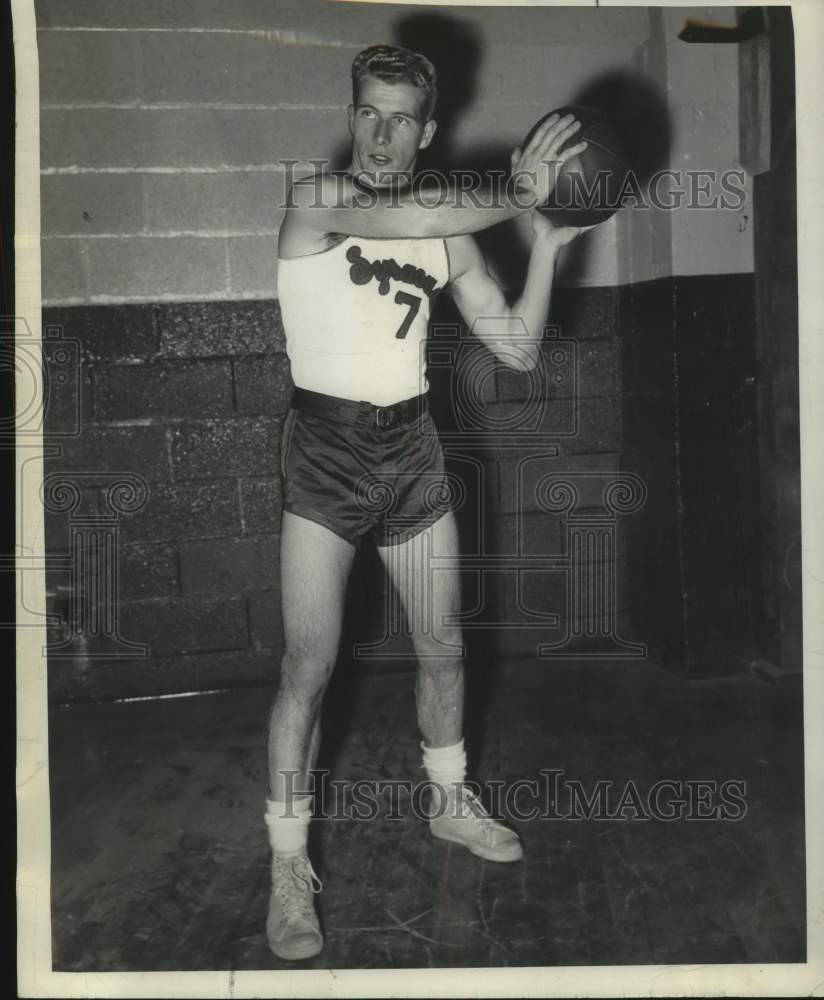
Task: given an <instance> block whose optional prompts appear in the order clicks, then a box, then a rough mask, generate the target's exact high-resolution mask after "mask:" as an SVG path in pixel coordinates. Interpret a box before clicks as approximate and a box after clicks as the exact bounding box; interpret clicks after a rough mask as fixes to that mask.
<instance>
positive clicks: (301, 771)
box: [266, 511, 355, 959]
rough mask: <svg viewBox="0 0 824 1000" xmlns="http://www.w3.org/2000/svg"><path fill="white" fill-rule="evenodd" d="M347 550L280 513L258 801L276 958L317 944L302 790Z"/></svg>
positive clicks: (333, 651)
mask: <svg viewBox="0 0 824 1000" xmlns="http://www.w3.org/2000/svg"><path fill="white" fill-rule="evenodd" d="M354 554H355V548H354V546H352V545H350V544H349V543H348V542H346V541H344V540H343V539H342V538H340V537H338V536H337V535H336V534H334V533H333V532H331V531H329V530H328V529H326V528H324V527H322V526H321V525H319V524H316V523H315V522H313V521H309V520H307V519H306V518H301V517H297V516H296V515H294V514H291V513H289V512H288V511H287V512H284V515H283V523H282V527H281V549H280V564H281V599H282V606H283V628H284V640H285V652H284V654H283V659H282V662H281V673H280V683H279V687H278V693H277V696H276V698H275V700H274V704H273V705H272V712H271V716H270V719H269V747H268V751H269V785H270V798H269V800H268V801H267V806H266V824H267V826H268V828H269V842H270V845H271V847H272V893H271V897H270V900H269V914H268V917H267V926H266V929H267V937H268V940H269V946H270V948H271V949H272V951H273V952H274V953H275V954H276V955H278V957H280V958H286V959H301V958H311V957H312V956H313V955H316V954H317V953H318V952H319V951H320V950H321V948H322V947H323V938H322V936H321V934H320V928H319V926H318V922H317V916H316V914H315V911H314V905H313V902H312V893H313V892H314V891H318V890H319V882H318V880H317V876H316V875H315V873H314V871H313V870H312V866H311V864H310V863H309V859H308V857H307V854H306V840H307V832H308V825H309V818H310V805H311V799H310V798H309V797H308V795H307V794H306V793H307V792H308V791H309V790H310V785H309V772H310V771H311V769H312V768H313V766H314V764H315V760H316V758H317V753H318V744H319V738H320V706H321V701H322V699H323V694H324V691H325V690H326V686H327V684H328V682H329V678H330V677H331V675H332V669H333V668H334V665H335V659H336V657H337V651H338V643H339V641H340V633H341V625H342V617H343V603H344V595H345V592H346V582H347V579H348V576H349V571H350V569H351V567H352V561H353V558H354ZM301 792H302V793H303V794H302V795H301V794H299V793H301Z"/></svg>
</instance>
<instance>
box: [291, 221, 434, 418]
mask: <svg viewBox="0 0 824 1000" xmlns="http://www.w3.org/2000/svg"><path fill="white" fill-rule="evenodd" d="M448 281H449V258H448V255H447V250H446V244H445V242H444V240H443V239H398V240H395V239H365V238H362V237H360V236H347V237H346V238H345V239H344V240H343V241H342V242H341V243H338V244H337V245H336V246H334V247H332V248H331V249H329V250H321V251H319V252H318V253H313V254H308V255H306V256H304V257H295V258H291V259H287V260H284V259H280V260H279V261H278V297H279V299H280V308H281V314H282V316H283V325H284V330H285V333H286V353H287V354H288V355H289V361H290V362H291V366H292V378H293V380H294V382H295V385H297V386H300V387H301V388H303V389H311V390H312V391H314V392H323V393H326V394H327V395H330V396H341V397H343V398H345V399H355V400H367V401H368V402H370V403H373V404H374V405H376V406H389V405H391V404H392V403H397V402H399V401H400V400H402V399H409V398H410V397H411V396H417V395H418V394H419V393H421V392H425V391H426V390H427V388H428V384H427V380H426V375H425V372H424V360H425V359H424V342H425V340H426V335H427V326H428V323H429V311H430V305H431V302H432V301H433V300H434V298H435V295H436V294H437V293H438V292H439V291H441V289H443V287H444V286H445V285H446V284H447V283H448Z"/></svg>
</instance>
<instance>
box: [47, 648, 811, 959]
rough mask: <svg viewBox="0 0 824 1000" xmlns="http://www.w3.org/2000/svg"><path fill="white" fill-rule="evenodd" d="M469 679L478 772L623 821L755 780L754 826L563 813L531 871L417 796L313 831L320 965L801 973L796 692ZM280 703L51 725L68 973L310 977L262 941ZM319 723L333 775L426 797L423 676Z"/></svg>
mask: <svg viewBox="0 0 824 1000" xmlns="http://www.w3.org/2000/svg"><path fill="white" fill-rule="evenodd" d="M469 683H470V694H471V697H470V699H469V708H468V741H469V739H471V748H470V749H471V752H470V763H471V764H472V776H473V777H477V778H479V779H481V780H490V779H500V780H503V781H506V782H513V781H515V780H517V779H519V778H523V779H536V778H537V777H538V775H539V772H540V770H541V769H542V768H544V769H546V768H553V769H556V770H557V771H559V772H563V775H562V780H563V781H566V780H569V779H573V780H578V781H580V782H582V785H583V787H584V788H585V789H586V790H587V791H588V792H591V791H592V790H593V788H594V786H595V782H596V781H598V780H604V781H612V782H614V785H613V786H612V791H611V795H612V800H611V803H612V805H614V803H615V797H616V796H617V795H618V794H620V793H621V792H623V791H625V789H626V786H627V784H628V783H629V782H631V783H632V784H633V785H634V787H635V788H637V789H638V790H639V791H640V793H641V797H642V804H643V803H644V802H645V801H646V799H645V796H646V795H647V793H648V791H649V790H650V788H651V787H652V786H653V785H654V783H655V782H657V781H661V780H664V779H671V780H674V781H676V782H684V781H686V780H699V779H701V780H715V781H717V782H719V783H720V782H722V781H726V780H738V781H744V782H746V794H745V800H746V813H745V815H744V816H743V817H742V818H740V819H738V820H737V821H733V820H718V819H704V820H694V821H686V820H675V821H672V822H665V821H663V820H661V819H655V818H652V819H642V818H639V817H638V814H637V811H636V813H635V818H626V819H623V820H622V819H595V818H592V819H588V820H587V819H577V820H575V819H566V820H564V819H560V818H558V817H559V816H560V815H562V814H563V813H564V812H565V811H567V810H566V809H565V808H564V802H562V801H561V798H562V797H561V796H559V799H558V801H557V802H556V803H555V805H554V806H550V810H549V814H550V816H553V817H554V818H543V819H541V818H538V819H533V820H530V821H525V822H513V825H514V826H516V828H517V829H518V830H519V832H520V834H521V836H522V839H523V842H524V846H525V849H526V857H525V859H524V861H522V862H518V863H515V864H510V865H501V864H493V863H490V862H484V861H482V860H480V859H478V858H475V857H473V856H472V855H470V854H469V853H468V852H466V851H465V850H464V849H462V848H460V847H458V846H456V845H451V844H446V843H444V842H440V841H434V840H432V839H431V838H430V837H429V835H428V832H427V828H426V825H425V823H423V822H422V821H421V820H419V819H417V818H416V817H415V816H414V815H413V814H412V812H411V810H410V808H409V802H408V800H407V799H405V798H404V797H403V796H401V797H400V809H399V812H401V813H402V818H400V819H389V818H386V817H384V818H379V819H375V820H371V821H357V820H355V819H329V820H325V821H320V820H316V821H315V822H314V824H313V830H312V838H311V841H310V846H311V852H312V856H313V861H314V864H315V868H316V869H317V871H318V873H319V875H320V877H321V878H322V879H323V882H324V890H323V892H322V893H321V895H320V896H319V897H318V898H319V902H320V912H321V919H322V924H323V928H324V931H325V935H326V947H325V949H324V951H323V953H322V954H321V955H320V956H319V957H318V958H317V959H314V960H312V961H310V962H304V963H300V966H301V967H309V968H327V967H333V968H380V967H385V968H403V967H473V966H474V967H478V966H556V965H600V964H610V965H611V964H670V963H701V964H707V963H734V962H757V963H768V962H798V961H803V960H804V958H805V950H804V949H805V946H804V941H805V924H804V920H805V918H804V888H803V887H804V825H803V746H802V706H801V691H800V687H799V686H798V685H794V684H791V683H787V684H786V685H784V684H777V685H772V684H768V683H766V682H764V681H761V680H756V679H753V678H751V677H746V676H739V677H729V678H723V679H719V680H713V681H707V680H705V681H694V682H692V683H690V682H687V681H684V680H682V679H680V678H677V677H673V676H671V675H669V674H667V673H665V672H663V671H661V670H658V669H656V668H655V667H653V666H651V665H650V664H647V663H643V662H632V663H628V662H625V663H613V664H605V663H598V664H585V663H580V664H577V665H566V664H565V665H561V664H553V663H541V664H532V665H520V664H518V665H511V666H509V667H507V668H506V669H503V670H499V671H497V672H495V673H492V672H490V671H486V670H484V671H480V670H478V671H475V672H473V673H472V674H471V676H470V681H469ZM269 699H270V692H268V691H266V690H262V689H246V690H240V691H236V692H232V693H225V694H212V695H205V696H201V697H193V698H182V699H171V700H161V701H151V702H137V703H129V704H115V705H111V704H109V705H106V704H88V705H82V706H81V705H76V706H70V707H64V708H55V709H52V713H51V733H52V740H51V789H52V792H51V794H52V845H53V846H52V849H53V871H52V900H53V941H54V968H55V969H57V970H64V971H91V972H93V971H116V970H131V971H148V970H159V971H164V970H197V969H202V970H218V969H219V970H229V969H272V968H286V967H290V966H289V965H288V963H282V962H279V961H278V960H277V959H276V958H274V956H272V955H271V953H270V952H269V950H268V948H267V946H266V941H265V937H264V920H265V911H266V904H267V897H268V889H269V883H268V878H269V860H268V858H269V849H268V844H267V841H266V834H265V828H264V824H263V822H262V811H263V799H264V796H265V794H266V757H265V743H264V737H265V727H266V720H267V714H268V703H269ZM324 728H325V730H326V732H327V736H326V738H325V748H324V753H323V760H322V761H321V764H323V765H325V766H326V767H329V768H330V769H331V772H332V777H333V778H335V779H338V780H352V781H354V780H357V779H363V778H367V779H373V780H376V781H382V782H384V783H385V782H386V781H388V780H391V779H399V780H411V781H414V780H421V779H422V776H423V775H422V772H421V771H420V770H419V763H420V756H419V755H420V751H419V749H418V739H419V736H418V734H417V730H416V726H415V712H414V677H413V676H412V675H411V674H402V673H393V674H387V675H376V674H371V675H364V674H359V673H353V672H349V673H348V674H346V673H343V672H341V673H339V674H338V676H336V678H335V680H334V681H333V686H332V689H331V690H330V693H329V695H328V696H327V708H326V714H325V718H324ZM384 787H385V785H384ZM562 787H564V786H562ZM664 799H665V800H666V796H665V797H664ZM387 801H388V798H387ZM521 801H522V804H523V805H524V807H528V806H529V805H530V804H533V801H534V800H533V799H531V798H525V799H522V800H521ZM565 801H566V800H565ZM541 805H546V803H545V802H542V803H541ZM611 807H612V806H611ZM625 815H626V816H627V817H631V816H632V815H633V808H632V807H631V806H630V807H629V808H628V809H627V810H626V812H625Z"/></svg>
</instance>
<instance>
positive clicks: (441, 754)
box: [378, 511, 523, 861]
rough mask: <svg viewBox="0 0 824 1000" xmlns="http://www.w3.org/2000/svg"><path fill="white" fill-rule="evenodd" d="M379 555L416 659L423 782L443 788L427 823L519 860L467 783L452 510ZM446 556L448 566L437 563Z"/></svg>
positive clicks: (495, 855) (492, 854)
mask: <svg viewBox="0 0 824 1000" xmlns="http://www.w3.org/2000/svg"><path fill="white" fill-rule="evenodd" d="M378 551H379V552H380V555H381V558H382V559H383V562H384V564H385V566H386V568H387V570H388V572H389V576H390V578H391V580H392V582H393V584H394V585H395V587H396V588H397V590H398V593H399V594H400V597H401V601H402V602H403V606H404V609H405V611H406V617H407V622H408V624H409V628H410V631H411V634H412V643H413V646H414V648H415V653H416V655H417V657H418V674H417V684H416V697H417V710H418V725H419V727H420V730H421V734H422V736H423V738H424V740H423V743H422V744H421V746H422V749H423V755H424V760H423V762H424V767H425V768H426V772H427V777H428V778H429V780H430V781H432V782H433V783H436V784H437V786H438V787H440V788H442V789H443V795H442V800H441V801H440V802H437V803H435V804H434V805H435V811H436V812H437V813H439V814H440V815H433V816H431V818H430V821H429V822H430V829H431V831H432V833H433V835H434V836H436V837H440V838H441V839H444V840H451V841H455V842H457V843H461V844H464V845H465V846H466V847H468V848H469V850H470V851H472V853H473V854H477V855H479V856H480V857H483V858H486V859H487V860H490V861H517V860H518V859H519V858H521V857H522V856H523V850H522V848H521V845H520V842H519V840H518V837H517V835H516V834H515V833H513V832H512V831H511V830H508V829H507V828H506V827H504V826H502V825H501V824H500V823H497V822H496V821H495V820H493V819H491V818H490V816H489V814H488V813H487V812H486V810H485V809H484V808H483V806H482V805H481V803H480V802H479V800H478V799H477V797H476V796H475V795H473V794H472V793H471V792H470V791H469V789H468V788H466V787H465V786H464V784H463V783H464V780H465V777H466V755H465V753H464V747H463V705H464V662H463V652H464V651H463V636H462V632H461V627H460V625H459V624H458V623H457V622H455V623H453V622H452V621H451V620H452V619H454V618H455V617H456V616H457V614H458V612H459V611H460V606H461V597H460V578H459V575H458V569H457V566H456V562H455V561H456V559H457V556H458V531H457V525H456V522H455V515H454V514H453V513H452V512H451V511H450V512H448V513H446V514H444V515H443V516H442V517H441V518H439V519H438V520H437V521H436V522H435V523H434V524H432V525H429V526H428V527H427V528H425V529H424V530H423V531H421V532H419V533H418V534H417V535H414V536H413V537H412V538H410V539H408V540H407V541H405V542H402V543H400V544H399V545H386V546H379V547H378ZM439 559H447V560H449V562H450V563H451V565H449V566H443V567H439V566H438V560H439Z"/></svg>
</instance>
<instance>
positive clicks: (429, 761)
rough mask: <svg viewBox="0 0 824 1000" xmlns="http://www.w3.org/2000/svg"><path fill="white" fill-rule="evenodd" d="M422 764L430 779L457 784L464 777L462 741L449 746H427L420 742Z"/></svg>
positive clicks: (441, 783) (446, 783)
mask: <svg viewBox="0 0 824 1000" xmlns="http://www.w3.org/2000/svg"><path fill="white" fill-rule="evenodd" d="M421 750H423V766H424V768H425V769H426V776H427V777H428V778H429V780H430V781H435V782H437V783H438V784H439V785H446V786H447V787H448V786H450V785H459V784H461V782H463V781H464V779H465V778H466V753H465V752H464V741H463V740H461V741H460V742H459V743H455V744H454V745H453V746H451V747H434V748H433V747H428V746H425V745H424V743H423V742H422V743H421Z"/></svg>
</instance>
